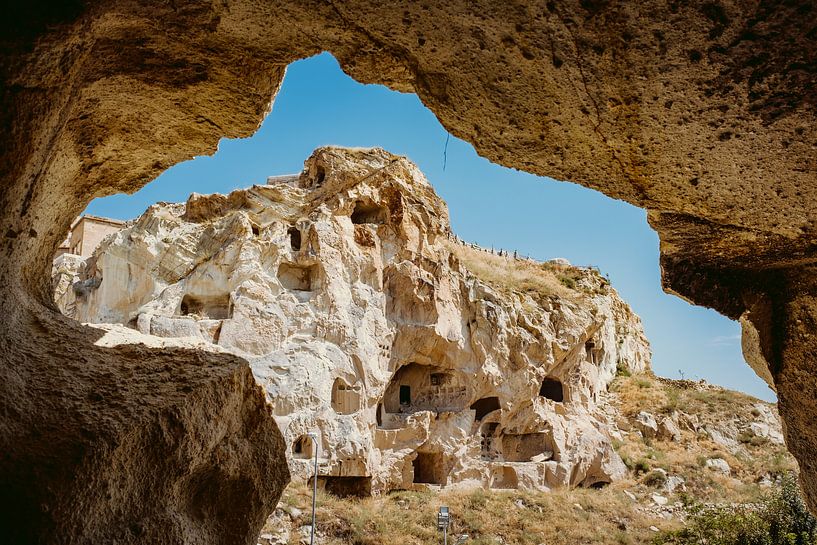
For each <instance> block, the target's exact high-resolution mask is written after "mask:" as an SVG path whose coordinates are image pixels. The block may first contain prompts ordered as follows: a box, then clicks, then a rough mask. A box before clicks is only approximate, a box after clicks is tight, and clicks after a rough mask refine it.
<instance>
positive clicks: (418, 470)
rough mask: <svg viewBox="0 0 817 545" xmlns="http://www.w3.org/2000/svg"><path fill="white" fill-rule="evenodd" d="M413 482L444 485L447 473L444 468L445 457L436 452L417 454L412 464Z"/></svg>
mask: <svg viewBox="0 0 817 545" xmlns="http://www.w3.org/2000/svg"><path fill="white" fill-rule="evenodd" d="M412 467H413V469H414V482H415V483H418V484H437V485H441V486H443V485H445V483H446V481H447V479H448V471H446V466H445V456H443V454H442V453H438V452H418V453H417V457H416V458H415V459H414V461H413V462H412Z"/></svg>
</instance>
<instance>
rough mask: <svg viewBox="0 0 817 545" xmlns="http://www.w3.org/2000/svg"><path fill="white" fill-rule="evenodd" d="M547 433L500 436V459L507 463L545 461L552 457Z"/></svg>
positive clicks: (552, 450) (550, 443) (552, 452)
mask: <svg viewBox="0 0 817 545" xmlns="http://www.w3.org/2000/svg"><path fill="white" fill-rule="evenodd" d="M552 445H553V443H552V441H551V437H550V434H549V433H545V432H534V433H519V434H505V435H503V436H502V457H503V459H505V460H506V461H508V462H530V461H545V460H549V459H551V458H552V457H553V454H554V449H553V446H552Z"/></svg>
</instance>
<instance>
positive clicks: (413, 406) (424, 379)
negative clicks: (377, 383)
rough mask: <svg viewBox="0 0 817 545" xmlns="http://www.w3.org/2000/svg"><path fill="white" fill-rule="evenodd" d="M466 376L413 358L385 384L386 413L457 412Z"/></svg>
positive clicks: (464, 400) (463, 398) (464, 395)
mask: <svg viewBox="0 0 817 545" xmlns="http://www.w3.org/2000/svg"><path fill="white" fill-rule="evenodd" d="M467 395H468V385H467V379H466V378H465V376H464V374H463V373H461V372H459V371H452V370H443V369H440V368H439V367H436V366H433V365H424V364H419V363H416V362H412V363H409V364H407V365H403V366H402V367H400V368H399V369H398V370H397V371H396V372H395V373H394V376H393V377H392V379H391V381H390V382H389V384H388V385H387V386H386V391H385V393H384V396H383V404H384V407H385V412H386V413H392V414H396V413H413V412H417V411H435V412H437V413H440V412H458V411H462V410H463V409H464V408H465V407H466V403H467Z"/></svg>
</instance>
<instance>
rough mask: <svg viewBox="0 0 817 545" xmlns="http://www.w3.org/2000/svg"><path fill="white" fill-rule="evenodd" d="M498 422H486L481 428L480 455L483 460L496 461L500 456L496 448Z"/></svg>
mask: <svg viewBox="0 0 817 545" xmlns="http://www.w3.org/2000/svg"><path fill="white" fill-rule="evenodd" d="M498 428H499V423H498V422H486V423H485V424H483V425H482V426H481V427H480V455H481V457H482V459H483V460H494V459H496V458H498V457H499V456H500V452H499V451H498V450H497V448H496V438H497V433H496V432H497V429H498Z"/></svg>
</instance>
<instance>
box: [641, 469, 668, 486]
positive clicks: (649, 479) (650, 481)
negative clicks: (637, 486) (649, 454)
mask: <svg viewBox="0 0 817 545" xmlns="http://www.w3.org/2000/svg"><path fill="white" fill-rule="evenodd" d="M641 482H642V483H644V484H645V485H647V486H652V487H654V488H659V487H661V486H664V484H665V483H666V482H667V474H666V473H665V472H663V471H658V470H655V469H654V470H652V471H650V472H649V473H647V474H646V475H644V478H643V479H641Z"/></svg>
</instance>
